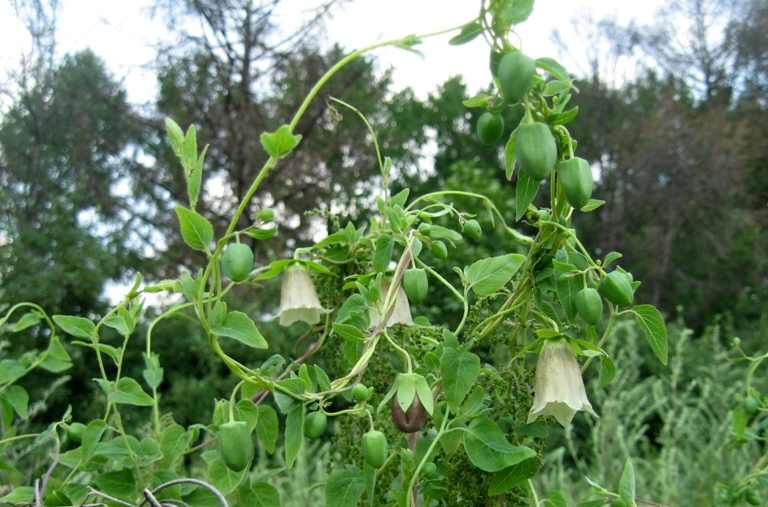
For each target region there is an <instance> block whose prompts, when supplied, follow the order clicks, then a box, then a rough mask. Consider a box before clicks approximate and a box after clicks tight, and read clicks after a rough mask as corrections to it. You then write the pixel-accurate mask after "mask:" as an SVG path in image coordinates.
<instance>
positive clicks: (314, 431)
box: [304, 412, 328, 439]
mask: <svg viewBox="0 0 768 507" xmlns="http://www.w3.org/2000/svg"><path fill="white" fill-rule="evenodd" d="M327 426H328V416H327V415H325V414H324V413H322V412H312V413H310V414H309V415H308V416H307V417H306V419H304V435H305V436H306V437H307V438H309V439H313V438H317V437H319V436H320V435H322V434H323V433H325V428H326V427H327Z"/></svg>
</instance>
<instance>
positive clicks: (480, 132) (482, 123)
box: [477, 112, 504, 146]
mask: <svg viewBox="0 0 768 507" xmlns="http://www.w3.org/2000/svg"><path fill="white" fill-rule="evenodd" d="M503 133H504V118H502V117H501V115H498V114H493V113H487V112H486V113H483V114H482V115H481V116H480V119H479V120H477V137H479V138H480V142H481V143H483V144H485V145H489V146H490V145H492V144H496V143H498V142H499V139H501V135H502V134H503Z"/></svg>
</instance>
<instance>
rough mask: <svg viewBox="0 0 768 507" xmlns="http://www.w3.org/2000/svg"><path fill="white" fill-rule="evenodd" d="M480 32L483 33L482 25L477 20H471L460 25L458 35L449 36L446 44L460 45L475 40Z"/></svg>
mask: <svg viewBox="0 0 768 507" xmlns="http://www.w3.org/2000/svg"><path fill="white" fill-rule="evenodd" d="M481 33H483V26H482V25H481V24H480V23H478V22H477V21H473V22H471V23H467V24H466V25H464V26H462V27H461V32H460V33H459V34H458V35H455V36H453V37H451V40H449V41H448V44H450V45H451V46H460V45H462V44H466V43H467V42H471V41H473V40H475V39H476V38H477V37H478V36H479V35H480V34H481Z"/></svg>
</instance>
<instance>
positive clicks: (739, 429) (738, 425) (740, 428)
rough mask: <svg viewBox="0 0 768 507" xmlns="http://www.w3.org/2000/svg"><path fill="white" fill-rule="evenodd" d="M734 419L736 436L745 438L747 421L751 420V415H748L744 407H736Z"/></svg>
mask: <svg viewBox="0 0 768 507" xmlns="http://www.w3.org/2000/svg"><path fill="white" fill-rule="evenodd" d="M732 419H733V432H734V433H735V434H736V438H737V439H741V438H743V437H744V431H746V429H747V421H748V420H749V415H747V412H746V411H745V410H744V407H736V409H734V411H733V415H732Z"/></svg>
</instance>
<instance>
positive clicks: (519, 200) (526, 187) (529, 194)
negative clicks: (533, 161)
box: [515, 171, 541, 220]
mask: <svg viewBox="0 0 768 507" xmlns="http://www.w3.org/2000/svg"><path fill="white" fill-rule="evenodd" d="M540 186H541V182H539V181H536V180H534V179H533V178H531V177H530V176H528V174H527V173H526V172H525V171H518V172H517V186H516V187H515V220H520V219H521V218H522V216H523V215H525V212H526V211H528V206H529V205H530V204H531V203H532V202H533V200H534V199H535V198H536V194H537V193H538V192H539V187H540Z"/></svg>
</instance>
